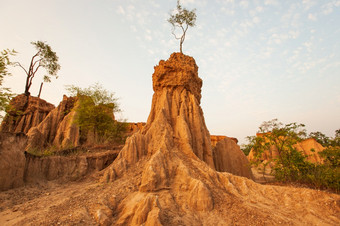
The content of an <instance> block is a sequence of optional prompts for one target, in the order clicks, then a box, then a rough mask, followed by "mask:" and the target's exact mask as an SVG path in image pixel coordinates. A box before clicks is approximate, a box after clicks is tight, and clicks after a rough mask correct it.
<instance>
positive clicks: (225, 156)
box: [213, 137, 254, 179]
mask: <svg viewBox="0 0 340 226" xmlns="http://www.w3.org/2000/svg"><path fill="white" fill-rule="evenodd" d="M213 153H214V163H215V168H216V170H217V171H220V172H229V173H232V174H234V175H239V176H243V177H247V178H251V179H254V178H253V174H252V171H251V167H250V163H249V161H248V159H247V157H246V156H245V154H244V153H243V151H242V150H241V149H240V146H238V145H237V144H236V143H235V141H234V140H232V139H231V138H228V137H226V138H224V139H223V140H220V141H218V142H217V144H216V145H215V147H214V148H213Z"/></svg>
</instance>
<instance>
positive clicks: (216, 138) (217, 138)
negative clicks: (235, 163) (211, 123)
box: [210, 135, 238, 147]
mask: <svg viewBox="0 0 340 226" xmlns="http://www.w3.org/2000/svg"><path fill="white" fill-rule="evenodd" d="M225 138H229V139H231V140H232V141H234V142H235V143H236V144H237V143H238V139H237V138H235V137H227V136H219V135H210V140H211V145H212V146H213V147H215V146H216V144H217V143H218V142H219V141H221V140H224V139H225Z"/></svg>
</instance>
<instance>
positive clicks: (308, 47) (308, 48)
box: [303, 42, 313, 52]
mask: <svg viewBox="0 0 340 226" xmlns="http://www.w3.org/2000/svg"><path fill="white" fill-rule="evenodd" d="M303 45H304V46H305V47H306V49H307V51H308V52H312V45H313V44H312V42H305V43H303Z"/></svg>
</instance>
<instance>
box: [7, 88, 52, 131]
mask: <svg viewBox="0 0 340 226" xmlns="http://www.w3.org/2000/svg"><path fill="white" fill-rule="evenodd" d="M54 108H55V107H54V105H53V104H50V103H48V102H46V101H45V100H43V99H40V98H38V97H32V96H26V95H25V94H21V95H18V96H16V97H14V98H13V99H12V100H11V101H10V109H9V111H8V112H7V115H6V117H5V118H4V120H3V122H2V123H1V131H2V132H13V133H20V132H23V133H27V132H28V130H29V129H31V128H32V127H35V126H37V125H38V124H39V123H40V122H42V121H43V120H44V118H45V117H46V116H47V115H48V113H49V112H50V111H52V110H53V109H54Z"/></svg>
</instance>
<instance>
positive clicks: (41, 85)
mask: <svg viewBox="0 0 340 226" xmlns="http://www.w3.org/2000/svg"><path fill="white" fill-rule="evenodd" d="M43 85H44V83H43V82H42V83H41V84H40V89H39V94H38V98H40V94H41V90H42V87H43Z"/></svg>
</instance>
